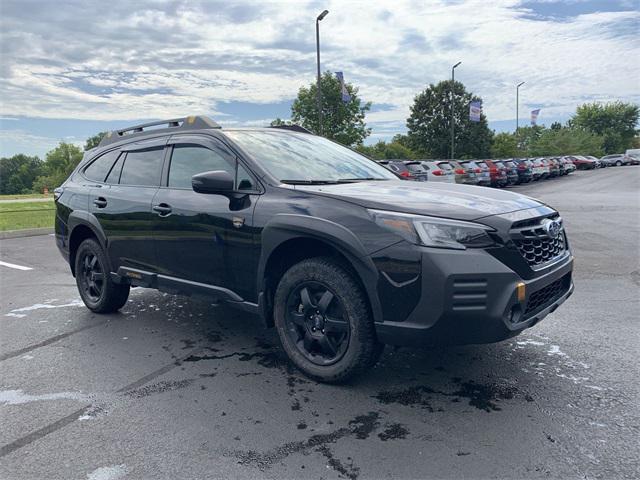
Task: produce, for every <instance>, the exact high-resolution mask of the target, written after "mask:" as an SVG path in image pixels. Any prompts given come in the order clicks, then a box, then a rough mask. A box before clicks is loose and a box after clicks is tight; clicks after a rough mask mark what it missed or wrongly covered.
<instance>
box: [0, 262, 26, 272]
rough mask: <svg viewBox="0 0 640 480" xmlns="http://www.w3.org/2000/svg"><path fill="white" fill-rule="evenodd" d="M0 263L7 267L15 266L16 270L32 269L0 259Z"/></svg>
mask: <svg viewBox="0 0 640 480" xmlns="http://www.w3.org/2000/svg"><path fill="white" fill-rule="evenodd" d="M0 265H2V266H4V267H9V268H15V269H16V270H33V268H31V267H23V266H22V265H16V264H15V263H8V262H3V261H0Z"/></svg>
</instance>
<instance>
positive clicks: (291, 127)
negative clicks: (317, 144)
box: [269, 123, 313, 135]
mask: <svg viewBox="0 0 640 480" xmlns="http://www.w3.org/2000/svg"><path fill="white" fill-rule="evenodd" d="M269 128H279V129H281V130H291V131H292V132H300V133H310V134H312V135H313V132H312V131H311V130H307V129H306V128H304V127H301V126H300V125H296V124H295V123H292V124H291V125H269Z"/></svg>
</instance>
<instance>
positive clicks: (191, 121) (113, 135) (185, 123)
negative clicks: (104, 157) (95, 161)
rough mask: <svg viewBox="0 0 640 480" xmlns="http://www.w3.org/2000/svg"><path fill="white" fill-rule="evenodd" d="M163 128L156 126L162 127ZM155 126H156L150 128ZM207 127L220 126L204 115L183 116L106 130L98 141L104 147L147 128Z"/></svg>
mask: <svg viewBox="0 0 640 480" xmlns="http://www.w3.org/2000/svg"><path fill="white" fill-rule="evenodd" d="M162 126H164V128H158V127H162ZM151 127H156V128H151ZM208 128H221V127H220V125H218V124H217V123H216V122H214V121H213V120H211V119H210V118H209V117H206V116H204V115H192V116H190V117H184V118H173V119H171V120H159V121H157V122H149V123H143V124H141V125H134V126H132V127H128V128H123V129H120V130H113V131H110V132H108V133H107V134H106V135H105V136H104V137H102V140H101V141H100V145H98V146H99V147H104V146H105V145H109V144H111V143H116V142H119V141H120V140H122V139H123V138H125V137H127V138H128V137H131V136H138V135H142V134H144V133H148V132H149V130H150V129H151V130H153V131H158V132H166V131H174V130H202V129H208Z"/></svg>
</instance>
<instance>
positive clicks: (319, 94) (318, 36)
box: [316, 10, 329, 135]
mask: <svg viewBox="0 0 640 480" xmlns="http://www.w3.org/2000/svg"><path fill="white" fill-rule="evenodd" d="M328 13H329V10H323V11H322V13H321V14H320V15H318V17H317V18H316V54H317V59H318V86H317V93H316V97H317V101H318V135H322V93H321V92H320V22H321V21H322V19H323V18H324V17H326V16H327V14H328Z"/></svg>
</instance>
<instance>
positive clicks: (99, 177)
mask: <svg viewBox="0 0 640 480" xmlns="http://www.w3.org/2000/svg"><path fill="white" fill-rule="evenodd" d="M119 154H120V151H119V150H113V151H111V152H108V153H105V154H104V155H102V156H101V157H98V159H97V160H94V161H93V162H91V164H90V165H89V166H88V167H87V168H85V170H84V176H85V177H87V178H88V179H89V180H93V181H94V182H104V179H105V178H106V176H107V174H108V173H109V171H110V170H111V167H112V166H113V163H114V162H115V161H116V159H117V158H118V155H119Z"/></svg>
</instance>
